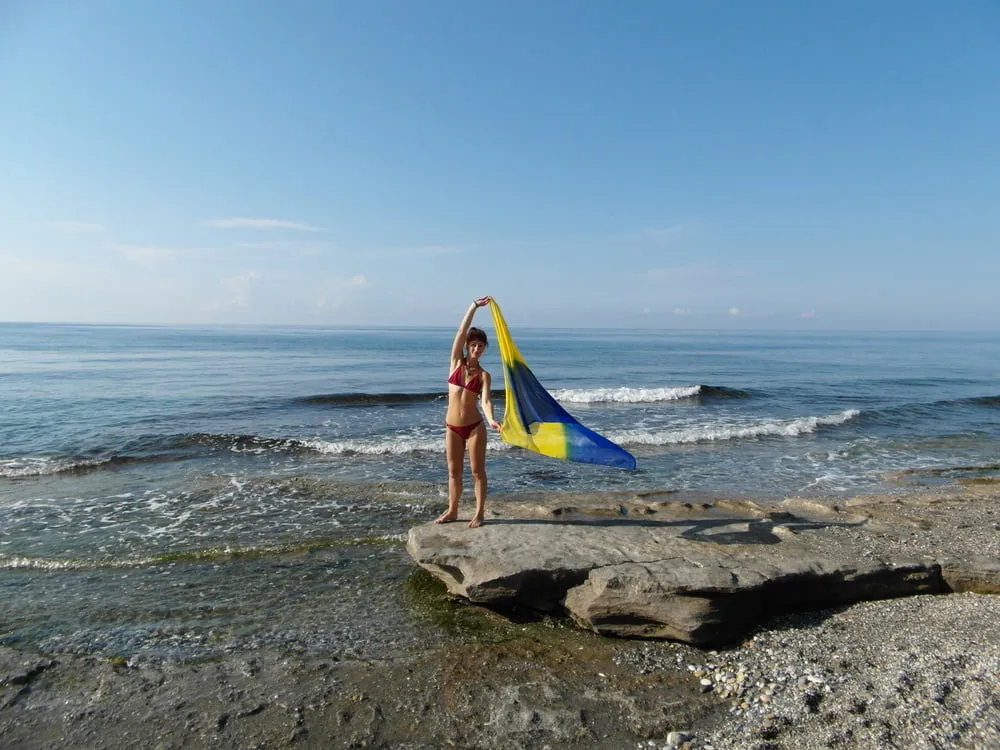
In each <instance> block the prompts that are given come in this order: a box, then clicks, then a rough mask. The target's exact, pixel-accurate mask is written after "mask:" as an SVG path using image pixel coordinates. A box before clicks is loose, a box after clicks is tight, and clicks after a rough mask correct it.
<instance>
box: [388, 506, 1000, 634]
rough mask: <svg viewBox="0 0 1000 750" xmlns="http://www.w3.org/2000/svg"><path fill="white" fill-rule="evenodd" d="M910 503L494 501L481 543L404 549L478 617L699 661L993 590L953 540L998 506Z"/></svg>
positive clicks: (459, 534) (996, 559) (980, 564)
mask: <svg viewBox="0 0 1000 750" xmlns="http://www.w3.org/2000/svg"><path fill="white" fill-rule="evenodd" d="M910 500H911V501H910V502H903V501H902V500H900V499H899V498H895V499H886V498H870V499H868V501H867V502H852V503H851V504H849V505H848V506H846V507H843V508H842V507H841V506H839V505H838V504H836V503H834V502H832V501H831V502H822V501H818V500H801V499H789V500H785V501H783V502H782V503H779V504H776V505H774V506H770V507H767V506H763V505H761V504H758V503H755V502H753V501H746V500H718V499H714V500H712V501H705V500H704V499H691V498H688V499H685V498H684V497H681V496H673V495H670V494H667V493H654V494H647V495H636V494H631V493H600V494H592V495H587V494H580V495H568V494H557V493H554V494H553V495H552V496H551V497H538V498H530V499H518V500H513V501H509V502H497V501H495V502H494V503H493V506H494V510H493V512H492V514H491V517H490V518H489V519H488V523H487V524H486V525H485V526H483V527H482V528H480V529H468V528H466V525H465V524H464V523H451V524H443V525H435V524H427V525H423V526H418V527H414V528H413V529H411V530H410V534H409V539H408V543H407V549H408V551H409V553H410V555H411V556H412V557H413V559H414V560H415V561H416V562H417V564H419V565H420V566H421V567H423V568H424V569H425V570H428V571H429V572H430V573H432V574H433V575H434V576H436V577H437V578H439V579H440V580H441V581H443V582H444V584H445V586H446V587H447V588H448V590H449V592H451V593H452V594H454V595H456V596H461V597H465V598H467V599H469V600H470V601H472V602H474V603H477V604H483V605H486V606H490V607H493V608H495V609H500V610H503V609H513V608H517V607H529V608H531V609H535V610H542V611H562V610H565V611H566V612H568V613H569V615H570V616H571V617H572V618H573V619H574V620H575V621H576V622H577V623H578V624H579V625H581V626H582V627H586V628H590V629H592V630H595V631H596V632H598V633H602V634H606V635H614V636H623V637H642V638H667V639H672V640H679V641H684V642H687V643H692V644H695V645H699V646H711V645H716V644H724V643H727V642H732V641H734V640H736V639H738V638H739V637H740V636H742V635H743V634H744V633H746V632H747V631H748V630H749V629H750V628H752V627H753V626H754V625H755V624H756V623H757V622H759V621H761V620H762V619H764V618H767V617H770V616H772V615H775V614H779V613H783V612H789V611H797V610H807V609H818V608H823V607H829V606H834V605H840V604H850V603H854V602H858V601H865V600H873V599H885V598H891V597H898V596H908V595H913V594H935V593H947V592H950V591H967V590H975V591H980V592H986V593H993V592H996V591H998V590H1000V550H998V549H997V548H996V543H995V542H994V543H993V545H992V546H987V548H986V549H983V547H982V545H978V546H977V549H976V550H975V551H974V552H975V553H974V554H973V551H971V550H970V551H969V553H968V554H962V551H961V550H956V549H954V548H953V546H949V545H948V544H947V538H948V535H947V530H948V528H949V524H957V523H964V524H968V523H970V522H975V523H980V524H982V523H988V522H989V519H988V518H987V519H985V520H984V519H983V518H982V517H981V516H983V515H984V514H985V515H987V516H992V514H993V513H995V512H996V509H997V508H998V507H1000V502H998V500H997V498H995V497H981V496H977V497H956V496H951V497H937V496H934V497H928V496H920V497H918V498H917V499H913V498H910ZM973 516H974V517H975V518H972V517H973ZM992 536H993V537H994V538H995V537H996V533H995V531H994V533H993V535H992ZM966 561H967V562H966Z"/></svg>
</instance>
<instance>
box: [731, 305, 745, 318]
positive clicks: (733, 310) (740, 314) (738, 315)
mask: <svg viewBox="0 0 1000 750" xmlns="http://www.w3.org/2000/svg"><path fill="white" fill-rule="evenodd" d="M729 314H730V315H732V316H733V317H734V318H742V317H744V316H745V315H746V313H745V312H743V311H742V310H740V308H738V307H730V308H729Z"/></svg>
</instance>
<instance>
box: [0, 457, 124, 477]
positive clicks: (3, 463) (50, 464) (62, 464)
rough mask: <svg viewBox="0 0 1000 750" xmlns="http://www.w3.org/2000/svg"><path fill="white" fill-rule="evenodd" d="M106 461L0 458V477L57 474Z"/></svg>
mask: <svg viewBox="0 0 1000 750" xmlns="http://www.w3.org/2000/svg"><path fill="white" fill-rule="evenodd" d="M103 463H107V459H106V458H102V459H94V460H90V461H87V460H83V461H81V460H75V459H71V458H50V457H48V456H20V457H18V458H4V459H0V477H9V478H12V479H13V478H16V477H39V476H45V475H48V474H58V473H59V472H62V471H69V470H71V469H83V468H87V467H91V466H100V465H101V464H103Z"/></svg>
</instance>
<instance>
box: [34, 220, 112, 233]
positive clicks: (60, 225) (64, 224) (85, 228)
mask: <svg viewBox="0 0 1000 750" xmlns="http://www.w3.org/2000/svg"><path fill="white" fill-rule="evenodd" d="M45 224H46V226H48V227H51V228H52V229H55V230H56V231H57V232H65V233H66V234H103V233H104V232H106V231H107V229H105V227H104V225H103V224H96V223H94V222H90V221H68V220H65V219H58V220H56V221H47V222H45Z"/></svg>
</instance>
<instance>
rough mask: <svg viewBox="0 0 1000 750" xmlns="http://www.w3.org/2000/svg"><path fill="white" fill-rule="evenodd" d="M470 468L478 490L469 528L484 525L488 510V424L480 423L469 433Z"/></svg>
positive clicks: (474, 484)
mask: <svg viewBox="0 0 1000 750" xmlns="http://www.w3.org/2000/svg"><path fill="white" fill-rule="evenodd" d="M468 442H469V469H470V470H471V471H472V482H473V486H474V487H475V491H476V513H475V515H474V516H473V517H472V520H471V521H470V522H469V528H470V529H474V528H476V527H477V526H482V525H483V514H484V513H485V512H486V425H485V424H483V423H480V424H479V426H478V427H477V428H476V429H475V431H474V432H473V433H472V434H471V435H469V441H468Z"/></svg>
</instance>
